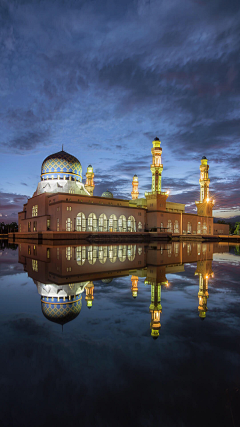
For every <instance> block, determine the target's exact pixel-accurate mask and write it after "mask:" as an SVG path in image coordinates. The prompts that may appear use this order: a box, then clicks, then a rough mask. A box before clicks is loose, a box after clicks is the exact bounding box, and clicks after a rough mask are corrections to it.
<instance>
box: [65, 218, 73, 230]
mask: <svg viewBox="0 0 240 427" xmlns="http://www.w3.org/2000/svg"><path fill="white" fill-rule="evenodd" d="M66 231H72V220H71V218H67V219H66Z"/></svg>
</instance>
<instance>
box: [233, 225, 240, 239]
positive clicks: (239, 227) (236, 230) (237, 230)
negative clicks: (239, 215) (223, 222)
mask: <svg viewBox="0 0 240 427" xmlns="http://www.w3.org/2000/svg"><path fill="white" fill-rule="evenodd" d="M235 227H236V228H235V230H234V234H237V235H238V236H239V234H240V222H236V224H235Z"/></svg>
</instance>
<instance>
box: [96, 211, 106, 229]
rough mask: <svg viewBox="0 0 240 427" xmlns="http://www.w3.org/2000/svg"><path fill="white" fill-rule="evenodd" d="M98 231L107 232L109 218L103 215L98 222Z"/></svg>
mask: <svg viewBox="0 0 240 427" xmlns="http://www.w3.org/2000/svg"><path fill="white" fill-rule="evenodd" d="M98 231H107V216H106V215H105V214H101V215H100V217H99V220H98Z"/></svg>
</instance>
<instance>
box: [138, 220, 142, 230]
mask: <svg viewBox="0 0 240 427" xmlns="http://www.w3.org/2000/svg"><path fill="white" fill-rule="evenodd" d="M142 228H143V227H142V223H141V221H139V223H138V231H142Z"/></svg>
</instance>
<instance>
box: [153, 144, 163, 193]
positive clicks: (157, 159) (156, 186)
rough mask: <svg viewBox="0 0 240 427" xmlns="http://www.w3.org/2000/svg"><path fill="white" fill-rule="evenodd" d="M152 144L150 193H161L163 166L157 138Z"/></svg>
mask: <svg viewBox="0 0 240 427" xmlns="http://www.w3.org/2000/svg"><path fill="white" fill-rule="evenodd" d="M152 144H153V148H152V150H151V153H152V164H151V168H150V169H151V172H152V193H161V188H162V171H163V165H162V164H161V155H162V148H161V147H160V145H161V141H159V138H157V137H156V138H155V139H154V141H153V143H152Z"/></svg>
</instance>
